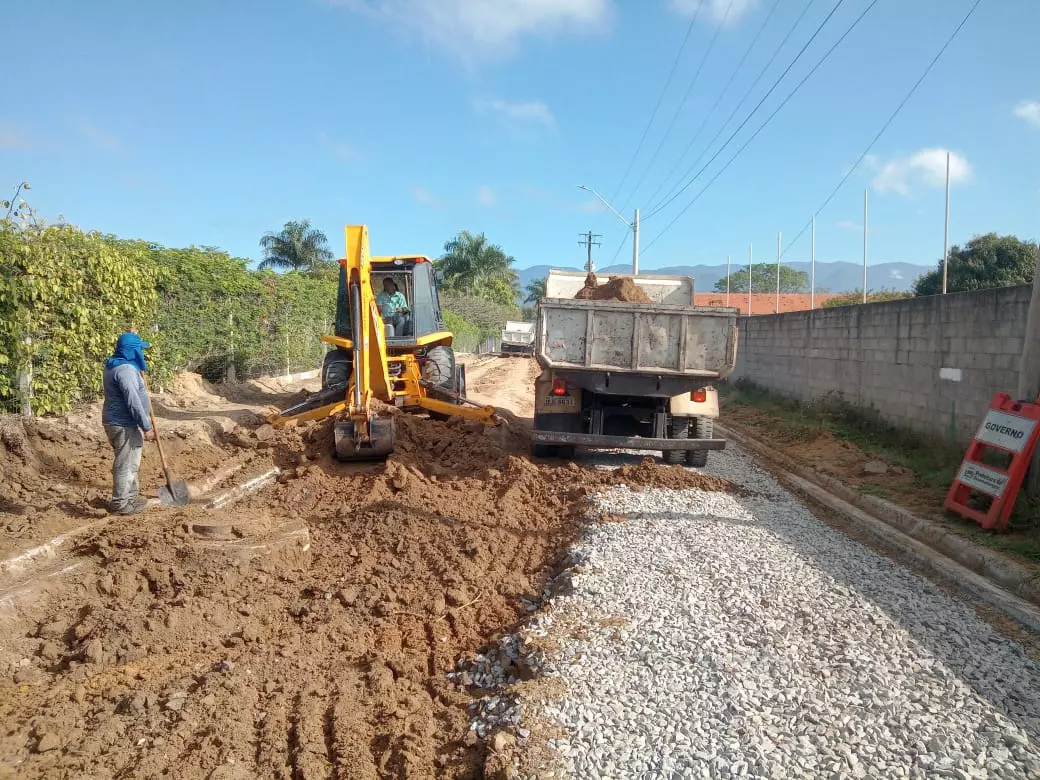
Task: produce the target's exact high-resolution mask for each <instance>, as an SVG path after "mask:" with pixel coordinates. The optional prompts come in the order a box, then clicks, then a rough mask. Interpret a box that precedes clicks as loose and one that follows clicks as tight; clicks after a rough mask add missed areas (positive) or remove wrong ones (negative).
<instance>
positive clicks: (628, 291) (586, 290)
mask: <svg viewBox="0 0 1040 780" xmlns="http://www.w3.org/2000/svg"><path fill="white" fill-rule="evenodd" d="M590 281H591V282H592V284H590ZM574 297H575V298H576V299H579V300H586V301H621V302H623V303H653V301H652V300H650V296H649V295H647V294H646V293H645V292H643V290H642V289H641V288H640V287H639V286H638V285H636V283H635V282H633V281H632V279H631V277H628V276H615V277H614V278H613V279H611V280H610V281H609V282H607V283H606V284H600V285H597V284H596V277H595V276H594V275H592V274H590V275H589V278H587V279H586V280H585V286H584V287H582V288H581V289H580V290H578V293H577V295H575V296H574Z"/></svg>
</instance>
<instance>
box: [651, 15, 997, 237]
mask: <svg viewBox="0 0 1040 780" xmlns="http://www.w3.org/2000/svg"><path fill="white" fill-rule="evenodd" d="M981 3H982V0H975V2H974V3H973V4H972V6H971V8H969V9H968V13H966V14H965V15H964V18H963V19H961V23H960V24H958V25H957V27H956V29H954V31H953V32H952V33H951V34H950V37H949V38H947V39H946V43H944V44H943V45H942V48H941V49H939V52H938V53H937V54H936V55H935V56H934V57H933V58H932V61H931V62H929V63H928V67H926V68H925V69H924V72H923V73H922V74H921V77H920V78H919V79H917V81H915V82H914V85H913V86H912V87H910V91H909V92H907V93H906V96H905V97H903V99H902V100H901V101H899V105H898V106H896V110H895V111H893V112H892V115H891V116H889V118H888V119H887V120H886V121H885V123H884V124H883V125H882V126H881V129H880V130H878V131H877V134H876V135H875V136H874V137H873V138H872V139H871V141H870V143H869V144H867V146H866V148H865V149H864V150H863V153H862V154H860V156H859V157H858V158H857V159H856V162H855V163H853V165H852V167H851V168H849V170H848V171H847V172H846V173H845V175H844V176H842V177H841V181H839V182H838V186H836V187H835V188H834V189H833V190H831V193H830V195H828V196H827V198H826V199H825V200H824V201H823V203H822V204H820V207H819V208H818V209H816V211H814V212H813V218H812V219H810V220H809V222H808V223H806V225H805V226H804V227H803V228H802V229H801V230H799V231H798V233H797V234H796V235H795V237H794V238H792V239H791V242H790V243H789V244H788V245H787V247H786V248H785V249H784V251H783V253H781V256H783V254H784V253H786V252H787V250H788V249H790V248H791V247H793V246H794V245H795V244H796V243H798V240H799V239H800V238H801V237H802V236H803V235H805V231H806V230H808V229H809V226H810V225H811V224H812V221H813V219H815V218H816V217H817V216H819V215H820V212H822V211H823V210H824V209H825V208H827V206H828V205H829V204H830V202H831V201H832V200H833V199H834V196H835V195H837V194H838V191H839V190H840V189H841V188H842V187H843V186H845V182H847V181H848V180H849V177H850V176H852V174H853V173H854V172H855V170H856V169H857V168H859V165H860V163H862V162H863V160H864V159H865V158H866V156H867V155H868V154H870V150H871V149H873V148H874V144H876V143H877V142H878V141H879V140H880V139H881V136H882V135H884V134H885V131H886V130H888V128H889V126H890V125H891V124H892V122H894V121H895V118H896V117H897V116H898V115H899V112H900V111H902V110H903V107H904V106H905V105H906V104H907V103H909V102H910V98H912V97H913V96H914V93H915V92H917V88H918V87H920V86H921V84H922V83H923V82H924V80H925V79H926V78H927V77H928V74H929V73H931V71H932V68H934V67H935V65H936V63H937V62H939V59H940V58H941V57H942V56H943V54H944V53H945V52H946V50H947V49H948V48H949V47H950V44H951V43H953V40H954V38H956V37H957V36H958V35H959V34H960V31H961V29H962V28H963V27H964V25H966V24H967V23H968V20H969V19H970V18H971V16H972V14H974V13H975V9H976V8H978V7H979V5H980V4H981ZM654 240H655V241H656V239H654Z"/></svg>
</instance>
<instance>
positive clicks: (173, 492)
mask: <svg viewBox="0 0 1040 780" xmlns="http://www.w3.org/2000/svg"><path fill="white" fill-rule="evenodd" d="M150 400H151V399H149V409H148V416H149V417H150V418H151V420H152V430H153V431H155V446H156V447H157V448H158V449H159V460H160V461H162V468H163V474H164V475H165V477H166V485H165V486H161V487H160V488H159V502H160V503H162V504H165V505H166V506H185V505H187V504H188V503H189V502H190V501H191V493H190V492H189V491H188V483H187V482H185V481H184V480H183V479H177V478H176V477H175V475H174V473H173V472H172V471H170V467H169V466H167V465H166V454H165V453H164V452H163V448H162V438H161V437H160V436H159V429H158V428H156V427H155V415H154V414H152V411H151V408H150V407H151V403H150Z"/></svg>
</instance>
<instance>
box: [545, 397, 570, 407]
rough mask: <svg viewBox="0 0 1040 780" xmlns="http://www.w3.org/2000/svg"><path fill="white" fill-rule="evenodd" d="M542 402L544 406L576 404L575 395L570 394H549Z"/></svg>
mask: <svg viewBox="0 0 1040 780" xmlns="http://www.w3.org/2000/svg"><path fill="white" fill-rule="evenodd" d="M542 403H543V405H544V406H574V397H573V396H570V395H547V396H545V400H544V401H543V402H542Z"/></svg>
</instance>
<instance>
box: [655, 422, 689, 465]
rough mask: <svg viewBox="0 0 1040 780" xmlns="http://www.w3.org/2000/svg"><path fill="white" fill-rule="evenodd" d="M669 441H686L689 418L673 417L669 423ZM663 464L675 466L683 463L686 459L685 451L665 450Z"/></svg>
mask: <svg viewBox="0 0 1040 780" xmlns="http://www.w3.org/2000/svg"><path fill="white" fill-rule="evenodd" d="M668 438H669V439H688V438H690V418H689V417H673V418H672V419H671V421H670V422H669V429H668ZM662 454H663V456H664V462H665V463H670V464H672V465H677V464H680V463H682V462H683V460H685V458H686V451H685V450H665V451H664V452H663V453H662Z"/></svg>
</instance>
